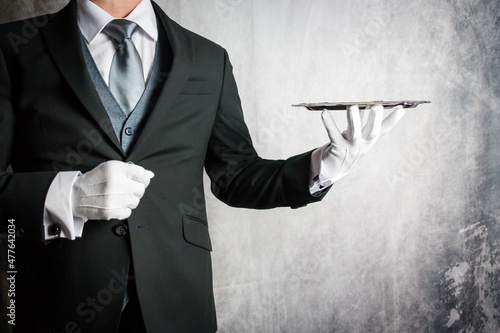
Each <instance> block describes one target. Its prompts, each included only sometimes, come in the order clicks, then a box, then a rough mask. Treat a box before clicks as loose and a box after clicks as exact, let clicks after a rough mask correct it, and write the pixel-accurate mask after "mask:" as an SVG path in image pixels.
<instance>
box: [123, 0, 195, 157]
mask: <svg viewBox="0 0 500 333" xmlns="http://www.w3.org/2000/svg"><path fill="white" fill-rule="evenodd" d="M153 7H154V9H155V11H156V13H157V17H159V18H160V21H161V22H160V23H161V24H160V26H162V27H164V28H165V31H166V33H167V37H168V40H169V42H170V46H171V47H172V52H173V62H172V67H171V70H170V72H169V73H161V74H160V79H161V80H160V81H163V80H166V82H159V84H162V87H161V88H160V89H161V92H160V94H159V96H158V100H157V101H156V104H155V105H154V107H153V109H152V110H151V112H150V114H149V116H148V117H147V118H146V119H144V126H143V128H142V130H141V134H140V135H139V137H138V138H137V142H136V143H135V144H134V146H133V147H132V150H131V152H130V156H129V159H130V160H133V161H138V160H140V159H141V158H142V157H144V156H145V155H147V152H148V149H147V147H148V144H151V142H150V141H149V138H150V137H151V135H153V134H154V135H161V133H157V131H156V127H157V125H158V124H160V123H161V122H164V121H165V119H168V113H169V112H171V108H170V107H171V105H172V103H173V102H174V101H175V99H176V98H177V96H178V95H179V93H180V91H181V89H182V87H183V86H184V83H185V82H186V80H187V78H188V76H189V74H190V72H191V69H192V62H193V45H192V41H191V38H190V36H188V35H187V34H186V33H185V32H184V30H183V29H181V28H180V27H179V26H178V25H177V24H176V23H175V22H173V21H172V20H171V19H170V18H169V17H168V16H167V15H166V14H165V12H163V10H162V9H161V8H160V7H159V6H158V5H157V4H156V3H154V2H153Z"/></svg>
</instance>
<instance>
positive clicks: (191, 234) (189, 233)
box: [182, 216, 212, 251]
mask: <svg viewBox="0 0 500 333" xmlns="http://www.w3.org/2000/svg"><path fill="white" fill-rule="evenodd" d="M182 232H183V233H184V239H185V240H186V242H188V243H190V244H193V245H196V246H198V247H201V248H204V249H205V250H208V251H212V242H211V241H210V235H209V234H208V226H207V224H206V222H205V221H203V220H201V219H198V218H195V217H191V216H183V217H182Z"/></svg>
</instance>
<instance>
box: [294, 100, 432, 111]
mask: <svg viewBox="0 0 500 333" xmlns="http://www.w3.org/2000/svg"><path fill="white" fill-rule="evenodd" d="M426 103H430V101H372V102H333V103H327V102H323V103H301V104H294V105H292V106H294V107H305V108H307V109H308V110H310V111H322V110H344V111H345V110H347V108H348V107H349V106H352V105H358V106H359V109H360V110H365V109H369V108H370V107H372V106H373V105H382V106H383V107H384V108H392V107H396V106H402V107H403V108H405V109H412V108H416V107H417V106H418V105H419V104H426Z"/></svg>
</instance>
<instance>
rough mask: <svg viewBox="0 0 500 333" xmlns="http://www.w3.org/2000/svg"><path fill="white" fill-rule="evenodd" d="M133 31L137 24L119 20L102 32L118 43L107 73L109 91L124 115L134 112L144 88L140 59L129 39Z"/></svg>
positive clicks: (111, 23) (109, 24)
mask: <svg viewBox="0 0 500 333" xmlns="http://www.w3.org/2000/svg"><path fill="white" fill-rule="evenodd" d="M135 29H137V24H135V23H134V22H130V21H127V20H121V19H120V20H113V21H111V22H110V23H108V25H106V27H105V28H104V30H103V31H104V32H105V33H106V34H108V35H109V36H111V37H112V38H113V39H115V40H116V41H117V42H118V48H117V49H116V53H115V55H114V57H113V62H112V63H111V69H110V71H109V90H111V93H112V94H113V96H114V97H115V99H116V101H117V102H118V104H119V105H120V107H121V108H122V110H123V112H125V114H126V115H129V114H130V113H131V112H132V110H134V108H135V106H136V104H137V102H138V101H139V99H140V98H141V96H142V93H143V92H144V88H145V84H144V74H143V70H142V61H141V57H140V56H139V53H138V52H137V49H136V48H135V45H134V43H133V42H132V40H131V39H130V37H131V36H132V34H133V33H134V31H135Z"/></svg>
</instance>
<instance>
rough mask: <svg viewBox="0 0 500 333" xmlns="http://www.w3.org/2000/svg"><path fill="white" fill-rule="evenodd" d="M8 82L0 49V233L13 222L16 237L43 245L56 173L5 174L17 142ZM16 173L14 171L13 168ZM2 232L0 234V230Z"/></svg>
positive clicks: (10, 89)
mask: <svg viewBox="0 0 500 333" xmlns="http://www.w3.org/2000/svg"><path fill="white" fill-rule="evenodd" d="M13 96H14V94H13V92H12V87H11V80H10V77H9V72H8V70H7V64H6V60H5V57H4V53H3V51H2V50H1V49H0V229H3V232H5V231H6V229H7V224H8V220H15V221H14V223H13V224H14V225H15V227H16V232H17V237H23V238H25V239H28V240H34V241H43V240H44V229H43V210H44V205H45V196H46V194H47V191H48V189H49V187H50V184H51V183H52V180H53V179H54V177H55V176H56V174H57V172H55V171H54V172H34V173H12V172H9V171H7V169H8V167H9V165H10V162H11V156H12V154H13V150H14V140H16V139H21V138H16V133H15V128H16V117H15V110H14V106H13V102H12V98H13ZM14 170H15V167H14ZM0 231H2V230H0Z"/></svg>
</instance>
